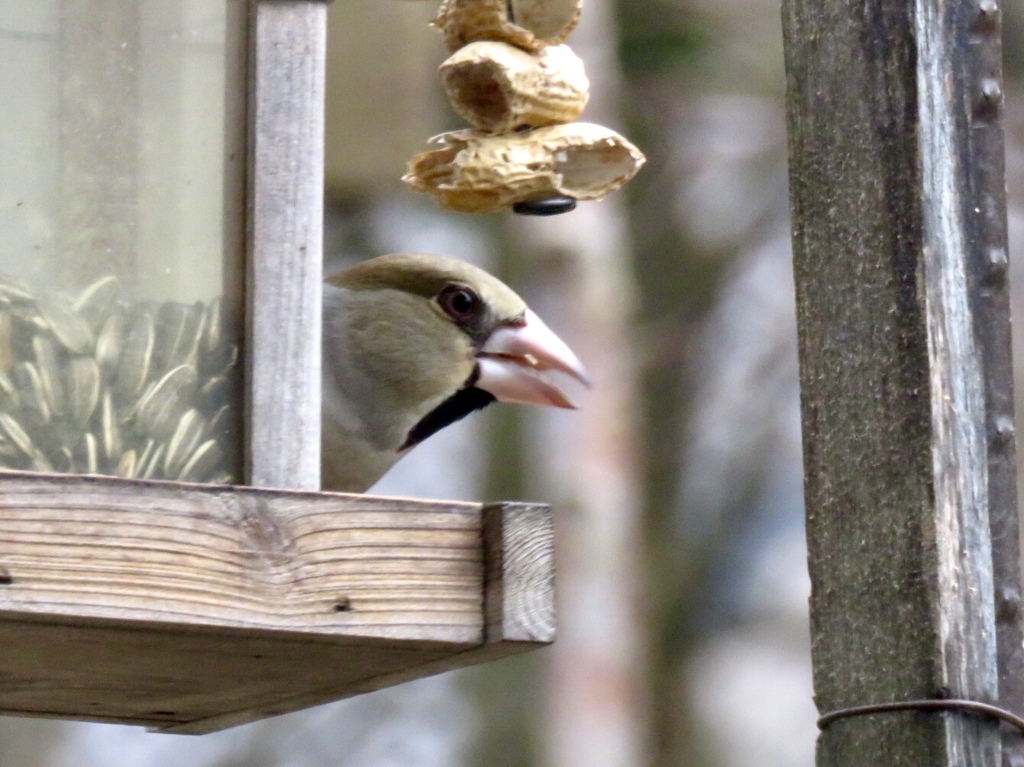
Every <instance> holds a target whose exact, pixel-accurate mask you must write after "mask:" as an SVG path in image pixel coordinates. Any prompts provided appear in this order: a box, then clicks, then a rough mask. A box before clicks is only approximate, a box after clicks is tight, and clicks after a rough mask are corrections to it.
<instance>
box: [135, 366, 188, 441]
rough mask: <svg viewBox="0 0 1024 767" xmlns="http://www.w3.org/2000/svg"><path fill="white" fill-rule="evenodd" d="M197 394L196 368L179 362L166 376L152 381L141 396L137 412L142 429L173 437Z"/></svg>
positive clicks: (139, 425) (162, 436)
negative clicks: (184, 412)
mask: <svg viewBox="0 0 1024 767" xmlns="http://www.w3.org/2000/svg"><path fill="white" fill-rule="evenodd" d="M195 393H196V371H195V370H194V369H193V368H191V367H189V366H188V365H179V366H178V367H176V368H173V369H172V370H169V371H167V373H165V374H164V376H163V378H161V379H160V380H159V381H156V382H154V383H152V384H150V386H149V387H148V388H147V389H146V391H145V392H144V393H143V395H142V397H141V398H140V399H139V404H138V407H137V410H136V413H135V423H136V424H137V427H138V429H139V430H140V431H142V432H143V433H146V434H151V435H153V436H154V437H156V438H158V439H164V438H166V437H168V436H170V434H171V432H173V431H174V429H175V427H176V426H177V425H178V419H179V418H180V417H181V414H182V412H183V411H184V410H185V409H186V408H187V407H188V405H189V403H191V402H192V401H193V399H194V398H195Z"/></svg>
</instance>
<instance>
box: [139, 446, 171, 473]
mask: <svg viewBox="0 0 1024 767" xmlns="http://www.w3.org/2000/svg"><path fill="white" fill-rule="evenodd" d="M166 449H167V445H157V446H156V447H155V448H154V449H153V450H152V451H151V452H150V454H149V460H148V462H147V463H145V464H143V462H142V461H139V467H138V469H137V470H136V474H135V476H137V477H139V478H140V479H159V478H160V475H159V474H158V473H157V471H158V469H159V467H160V459H161V458H163V457H164V450H166Z"/></svg>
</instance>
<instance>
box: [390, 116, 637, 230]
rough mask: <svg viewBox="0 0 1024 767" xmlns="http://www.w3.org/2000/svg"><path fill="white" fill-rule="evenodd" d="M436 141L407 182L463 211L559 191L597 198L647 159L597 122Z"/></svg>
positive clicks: (416, 162)
mask: <svg viewBox="0 0 1024 767" xmlns="http://www.w3.org/2000/svg"><path fill="white" fill-rule="evenodd" d="M436 140H437V141H438V142H439V143H441V144H443V146H442V147H441V148H440V149H435V150H432V151H429V152H424V153H423V154H420V155H417V156H416V157H414V158H413V160H412V161H411V162H410V163H409V170H408V172H407V173H406V174H405V176H403V177H402V180H403V181H404V182H405V183H406V185H408V186H409V188H410V189H412V190H413V191H416V192H423V193H425V194H429V195H430V196H431V197H433V198H434V201H435V202H436V203H437V204H438V205H439V206H440V207H442V208H446V209H448V210H454V211H459V212H462V213H492V212H494V211H497V210H501V209H503V208H507V207H509V206H511V205H514V204H515V203H517V202H527V201H533V200H545V199H548V198H551V197H556V196H567V197H572V198H573V199H576V200H596V199H599V198H601V197H604V196H605V195H606V194H608V193H609V192H612V191H614V190H616V189H618V188H619V187H620V186H622V185H623V184H625V183H626V182H627V181H629V180H630V179H631V178H632V177H633V176H634V175H636V172H637V171H638V170H639V169H640V166H642V165H643V164H644V162H645V158H644V156H643V153H642V152H641V151H640V150H639V149H637V148H636V147H635V146H633V145H632V144H631V143H629V141H627V140H626V139H624V138H623V137H622V136H620V135H619V134H618V133H616V132H615V131H613V130H610V129H608V128H604V127H602V126H600V125H593V124H591V123H571V124H569V125H553V126H550V127H547V128H537V129H535V130H532V131H528V132H522V133H513V134H508V135H500V136H489V135H487V134H484V133H482V132H480V131H475V130H465V131H456V132H454V133H445V134H443V135H441V136H438V137H437V139H436Z"/></svg>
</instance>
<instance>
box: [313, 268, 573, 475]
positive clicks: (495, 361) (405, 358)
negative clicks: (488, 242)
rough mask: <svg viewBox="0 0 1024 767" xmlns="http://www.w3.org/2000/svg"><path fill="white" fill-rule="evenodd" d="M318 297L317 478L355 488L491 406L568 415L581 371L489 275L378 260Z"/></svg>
mask: <svg viewBox="0 0 1024 767" xmlns="http://www.w3.org/2000/svg"><path fill="white" fill-rule="evenodd" d="M327 282H328V286H327V287H325V294H324V392H323V395H324V417H323V450H324V458H323V479H324V488H325V489H336V490H346V491H352V492H361V491H363V490H365V489H366V488H368V487H369V486H370V485H372V484H373V483H374V482H376V481H377V479H378V478H379V477H380V476H381V475H382V474H383V473H384V472H385V471H387V469H388V468H390V466H391V465H392V464H394V462H395V461H397V460H398V459H399V458H400V457H401V456H402V455H403V454H404V453H405V452H407V451H408V450H409V449H410V448H412V447H413V446H415V445H416V444H418V443H419V442H421V441H423V440H424V439H426V438H427V437H429V436H430V435H431V434H433V433H435V432H436V431H438V430H439V429H441V428H444V427H445V426H447V425H448V424H450V423H453V422H454V421H457V420H459V419H460V418H462V417H464V416H465V415H468V414H469V413H470V412H472V411H473V410H478V409H480V408H482V407H485V406H487V405H488V404H490V403H491V402H493V401H495V400H498V401H503V402H520V403H528V404H537V405H549V406H554V407H563V408H571V407H575V404H574V403H573V402H572V401H571V400H570V399H569V398H568V396H567V395H566V394H565V393H564V392H563V391H562V390H561V388H559V387H558V385H557V384H556V383H555V382H554V381H553V380H551V378H550V377H549V375H548V373H549V372H550V371H552V370H559V371H562V372H563V373H567V374H568V375H569V376H571V377H573V378H575V379H577V380H578V381H581V382H583V383H585V384H586V383H587V377H586V372H585V371H584V369H583V365H582V364H581V363H580V361H579V360H578V359H577V358H576V355H575V354H573V353H572V351H571V350H570V349H569V347H568V346H566V344H565V343H564V342H562V341H561V340H560V339H559V338H558V336H556V335H555V334H554V333H553V332H552V331H551V330H550V329H548V327H547V326H546V325H545V324H544V323H543V322H542V321H541V320H540V318H539V317H537V315H536V314H534V313H533V312H532V311H531V310H530V309H529V308H528V307H527V306H526V303H525V302H524V301H523V300H522V299H521V298H520V297H519V296H518V295H517V294H516V293H515V292H514V291H513V290H512V289H511V288H509V287H508V286H507V285H505V284H504V283H502V282H501V281H500V280H498V279H497V278H495V277H493V276H492V275H490V274H488V273H487V272H485V271H483V270H482V269H479V268H477V267H475V266H472V265H470V264H467V263H464V262H461V261H457V260H455V259H452V258H446V257H442V256H433V255H420V254H395V255H388V256H381V257H379V258H374V259H371V260H369V261H366V262H363V263H361V264H358V265H357V266H354V267H352V268H350V269H348V270H346V271H344V272H341V273H340V274H336V275H334V276H332V277H330V278H329V279H328V280H327Z"/></svg>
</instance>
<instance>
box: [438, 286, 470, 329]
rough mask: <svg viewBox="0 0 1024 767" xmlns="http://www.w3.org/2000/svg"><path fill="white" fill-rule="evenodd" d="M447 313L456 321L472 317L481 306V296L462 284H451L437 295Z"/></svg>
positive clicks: (464, 320)
mask: <svg viewBox="0 0 1024 767" xmlns="http://www.w3.org/2000/svg"><path fill="white" fill-rule="evenodd" d="M437 301H438V303H439V304H441V308H442V309H444V311H445V314H447V315H448V316H449V317H451V318H452V319H453V320H455V321H456V322H466V321H468V320H470V319H472V318H473V317H474V316H475V315H476V313H477V309H478V308H479V306H480V297H479V296H478V295H477V294H476V293H474V292H473V291H472V290H470V289H469V288H465V287H462V286H461V285H449V286H448V287H447V288H445V289H444V290H442V291H441V294H440V295H439V296H438V297H437Z"/></svg>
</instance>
